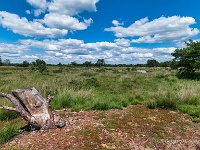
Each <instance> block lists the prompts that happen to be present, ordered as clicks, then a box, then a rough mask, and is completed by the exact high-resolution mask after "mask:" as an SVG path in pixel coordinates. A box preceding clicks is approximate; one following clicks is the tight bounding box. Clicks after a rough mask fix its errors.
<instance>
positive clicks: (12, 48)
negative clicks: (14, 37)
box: [0, 43, 29, 54]
mask: <svg viewBox="0 0 200 150" xmlns="http://www.w3.org/2000/svg"><path fill="white" fill-rule="evenodd" d="M28 49H29V48H28V46H26V45H21V44H8V43H0V53H1V54H2V53H4V54H5V53H8V54H21V53H22V52H25V51H27V50H28Z"/></svg>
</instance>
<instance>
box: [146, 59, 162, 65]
mask: <svg viewBox="0 0 200 150" xmlns="http://www.w3.org/2000/svg"><path fill="white" fill-rule="evenodd" d="M147 66H148V67H158V66H159V62H158V61H157V60H155V59H149V60H147Z"/></svg>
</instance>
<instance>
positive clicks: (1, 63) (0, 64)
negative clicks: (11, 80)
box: [0, 56, 3, 66]
mask: <svg viewBox="0 0 200 150" xmlns="http://www.w3.org/2000/svg"><path fill="white" fill-rule="evenodd" d="M2 65H3V62H2V59H1V56H0V66H2Z"/></svg>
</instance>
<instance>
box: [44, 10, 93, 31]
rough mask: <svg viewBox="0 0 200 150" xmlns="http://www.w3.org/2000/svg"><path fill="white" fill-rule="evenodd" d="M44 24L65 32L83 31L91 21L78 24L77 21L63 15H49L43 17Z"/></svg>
mask: <svg viewBox="0 0 200 150" xmlns="http://www.w3.org/2000/svg"><path fill="white" fill-rule="evenodd" d="M44 23H45V24H46V25H47V26H48V27H50V28H58V29H66V30H85V29H87V27H88V26H89V25H90V24H91V23H92V19H91V18H90V19H88V20H84V22H79V20H78V19H76V18H74V17H70V16H68V15H64V14H58V13H50V14H46V15H45V17H44Z"/></svg>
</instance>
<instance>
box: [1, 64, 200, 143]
mask: <svg viewBox="0 0 200 150" xmlns="http://www.w3.org/2000/svg"><path fill="white" fill-rule="evenodd" d="M139 69H145V70H146V71H147V73H146V74H143V73H140V72H137V70H139ZM48 70H49V72H48V73H46V74H41V73H39V72H31V71H30V69H29V68H18V67H0V85H1V86H0V91H1V92H5V93H11V91H12V90H14V89H21V88H31V87H35V88H36V89H37V90H38V91H39V92H40V93H41V95H42V96H43V97H47V96H48V95H49V94H50V95H53V96H54V100H53V101H52V108H53V109H63V108H69V109H70V110H71V111H80V110H108V109H113V108H117V109H122V108H123V107H126V106H128V105H134V104H144V105H145V106H147V107H148V108H151V109H153V108H163V109H172V110H176V111H181V112H184V113H188V114H190V115H191V116H192V117H193V118H194V120H195V121H197V122H198V121H199V118H200V81H197V80H184V79H181V80H180V79H178V78H177V77H176V76H175V74H176V71H175V70H171V69H169V68H122V67H116V68H114V67H104V68H103V67H102V68H95V67H94V68H89V67H85V68H84V67H65V68H64V69H63V71H62V72H59V71H58V70H59V68H58V67H55V66H54V67H49V68H48ZM2 105H8V106H12V104H11V103H10V102H9V101H8V100H6V99H4V98H0V106H2ZM17 117H18V115H17V114H15V113H13V112H8V111H4V110H0V143H4V142H5V141H7V140H9V138H10V137H12V136H14V135H15V134H17V132H18V128H19V127H20V125H21V124H20V123H19V124H13V121H14V120H13V119H15V118H17ZM22 124H23V123H22ZM15 126H16V127H15ZM8 128H12V129H13V130H12V133H9V135H10V137H9V138H6V139H5V138H4V137H5V136H4V135H5V132H6V131H7V130H8ZM9 131H11V130H9Z"/></svg>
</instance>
